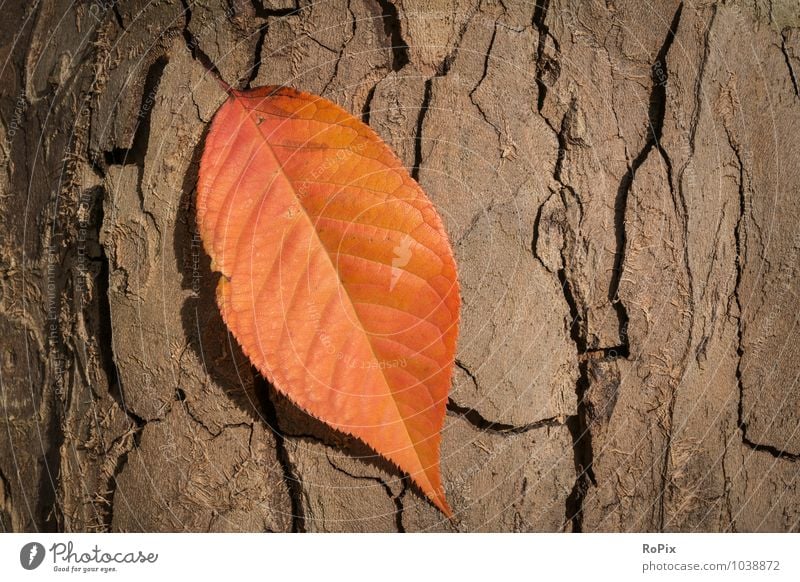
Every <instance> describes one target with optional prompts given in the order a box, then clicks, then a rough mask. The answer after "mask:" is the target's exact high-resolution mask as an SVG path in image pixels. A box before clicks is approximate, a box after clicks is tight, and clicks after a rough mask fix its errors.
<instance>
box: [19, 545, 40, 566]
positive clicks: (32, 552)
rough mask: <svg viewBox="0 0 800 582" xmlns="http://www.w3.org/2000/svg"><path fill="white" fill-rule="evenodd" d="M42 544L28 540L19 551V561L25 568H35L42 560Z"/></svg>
mask: <svg viewBox="0 0 800 582" xmlns="http://www.w3.org/2000/svg"><path fill="white" fill-rule="evenodd" d="M44 553H45V552H44V546H43V545H42V544H40V543H39V542H30V543H27V544H25V545H24V546H22V549H21V550H20V551H19V563H20V564H22V567H23V568H25V569H26V570H35V569H36V568H38V567H39V566H41V565H42V562H43V561H44Z"/></svg>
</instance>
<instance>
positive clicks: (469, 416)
mask: <svg viewBox="0 0 800 582" xmlns="http://www.w3.org/2000/svg"><path fill="white" fill-rule="evenodd" d="M447 411H448V412H451V413H453V414H454V415H456V416H458V417H459V418H461V419H463V420H465V421H467V422H468V423H469V424H471V425H472V426H474V427H475V428H477V429H478V430H481V431H484V432H493V433H496V434H501V435H506V434H511V435H514V434H521V433H525V432H528V431H531V430H536V429H538V428H545V427H551V426H564V425H565V424H566V420H565V419H564V418H560V417H557V416H553V417H550V418H543V419H542V420H537V421H535V422H531V423H528V424H523V425H514V424H505V423H502V422H495V421H492V420H488V419H487V418H485V417H484V416H483V415H481V413H480V412H478V411H477V410H475V409H474V408H468V407H466V406H459V405H458V404H456V403H455V401H454V400H453V399H452V398H450V399H449V400H448V401H447Z"/></svg>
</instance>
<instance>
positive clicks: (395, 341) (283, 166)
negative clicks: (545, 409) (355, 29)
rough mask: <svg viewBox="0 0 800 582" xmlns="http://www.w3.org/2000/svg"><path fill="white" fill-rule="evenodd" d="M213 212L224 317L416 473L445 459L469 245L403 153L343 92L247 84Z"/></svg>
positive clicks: (337, 421)
mask: <svg viewBox="0 0 800 582" xmlns="http://www.w3.org/2000/svg"><path fill="white" fill-rule="evenodd" d="M197 218H198V226H199V230H200V234H201V237H202V239H203V243H204V245H205V247H206V249H207V251H208V252H209V254H210V255H211V258H212V261H213V263H212V264H213V268H214V269H215V270H218V271H220V272H221V273H222V277H221V279H220V286H219V288H218V302H219V305H220V309H221V311H222V314H223V317H224V319H225V321H226V323H227V325H228V327H229V329H230V330H231V332H232V333H233V335H234V336H235V337H236V339H237V340H238V341H239V343H240V344H241V346H242V349H243V350H244V352H245V353H246V354H247V356H248V357H249V358H250V359H251V361H252V362H253V363H254V364H255V366H256V367H257V368H258V369H259V370H260V371H261V372H262V373H263V374H264V375H265V376H266V377H267V378H268V379H269V380H270V381H271V382H272V383H273V384H274V386H275V387H276V389H278V390H279V391H280V392H282V393H283V394H285V395H286V396H287V397H288V398H289V399H290V400H292V401H293V402H295V403H296V404H297V405H298V406H299V407H300V408H302V409H304V410H306V411H307V412H309V413H310V414H311V415H313V416H315V417H317V418H319V419H320V420H322V421H324V422H326V423H327V424H329V425H330V426H332V427H334V428H336V429H338V430H341V431H344V432H346V433H349V434H352V435H355V436H357V437H359V438H360V439H361V440H363V441H364V442H366V443H367V444H368V445H370V446H371V447H373V448H374V449H375V450H376V451H377V452H378V453H380V454H381V455H383V456H384V457H386V458H387V459H389V460H390V461H392V462H394V463H395V464H396V465H397V466H398V467H399V468H400V469H401V470H403V471H405V472H407V473H408V474H409V475H410V476H411V477H412V479H413V480H414V481H415V483H416V484H417V485H418V486H419V487H420V489H421V490H422V491H423V492H424V493H425V494H426V495H427V496H428V497H429V498H430V499H431V500H432V501H433V503H434V504H436V506H437V507H439V508H440V509H441V510H442V511H443V512H444V513H445V514H447V515H449V514H450V509H449V507H448V505H447V501H446V500H445V496H444V493H443V489H442V485H441V478H440V472H439V441H440V431H441V428H442V423H443V419H444V414H445V406H446V402H447V394H448V390H449V386H450V380H451V375H452V368H453V360H454V354H455V343H456V336H457V331H458V317H459V293H458V283H457V279H456V267H455V261H454V259H453V253H452V250H451V248H450V244H449V242H448V239H447V235H446V233H445V230H444V228H443V226H442V223H441V220H440V218H439V216H438V214H437V213H436V210H435V209H434V207H433V205H432V204H431V202H430V201H429V200H428V198H427V197H426V196H425V194H424V193H423V192H422V190H421V189H420V187H419V185H418V184H417V183H416V182H415V181H414V180H413V179H412V178H411V176H410V175H409V174H408V172H407V171H406V170H405V168H403V166H402V164H401V163H400V161H399V160H398V159H397V157H396V156H395V155H394V154H393V153H392V152H391V150H390V149H389V148H388V147H387V146H386V145H385V144H384V143H383V142H382V141H381V140H380V138H379V137H378V136H377V135H376V134H375V133H374V132H373V131H372V130H371V129H370V128H369V127H368V126H367V125H365V124H363V123H362V122H361V121H359V120H357V119H355V118H354V117H353V116H351V115H350V114H348V113H347V112H346V111H344V110H343V109H341V108H340V107H338V106H336V105H335V104H333V103H331V102H329V101H327V100H325V99H322V98H320V97H316V96H313V95H309V94H305V93H299V92H297V91H294V90H292V89H288V88H274V87H264V88H260V89H255V90H252V91H245V92H237V91H232V92H231V95H230V97H229V98H228V100H227V101H226V102H225V103H224V104H223V105H222V107H221V108H220V110H219V111H218V112H217V114H216V116H215V118H214V121H213V123H212V127H211V130H210V132H209V135H208V138H207V140H206V145H205V150H204V152H203V158H202V161H201V167H200V179H199V184H198V193H197Z"/></svg>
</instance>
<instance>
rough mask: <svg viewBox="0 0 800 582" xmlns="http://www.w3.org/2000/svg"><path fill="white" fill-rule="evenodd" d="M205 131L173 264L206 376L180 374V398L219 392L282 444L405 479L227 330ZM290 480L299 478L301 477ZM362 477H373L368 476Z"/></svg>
mask: <svg viewBox="0 0 800 582" xmlns="http://www.w3.org/2000/svg"><path fill="white" fill-rule="evenodd" d="M207 135H208V127H207V128H206V129H205V130H204V132H203V134H202V135H201V138H200V140H199V141H198V143H197V145H196V146H195V148H194V151H193V152H192V157H191V162H190V164H189V168H188V170H187V171H186V173H185V175H184V178H183V182H182V188H181V199H180V203H179V206H178V214H177V217H176V221H175V233H174V237H173V245H174V252H175V257H176V261H177V262H178V265H177V268H178V270H179V271H180V272H181V273H182V280H181V288H182V289H186V290H190V291H191V292H192V294H191V296H190V297H189V298H188V299H186V300H185V301H184V304H183V306H182V307H181V322H182V325H183V330H184V334H185V343H186V346H187V349H189V350H191V351H192V352H193V354H194V356H195V357H196V358H197V359H198V360H199V361H200V362H201V363H202V367H203V368H204V370H205V372H206V376H207V377H206V378H191V377H187V375H186V374H183V377H184V378H186V380H187V382H184V383H183V384H182V388H181V389H182V390H183V393H184V395H183V397H184V398H186V399H187V400H190V401H191V400H195V401H196V400H197V399H199V398H202V396H203V392H204V391H208V390H222V391H223V392H224V394H225V397H226V398H228V399H229V400H230V401H231V402H233V403H234V404H235V405H236V406H237V407H238V408H240V409H241V410H242V411H244V412H245V413H246V414H247V415H248V416H249V417H250V418H252V419H253V420H254V421H257V422H261V423H263V424H264V425H265V426H266V427H267V428H268V429H269V430H270V431H271V432H272V433H273V434H274V435H275V437H276V440H277V441H278V445H279V446H284V445H283V443H284V439H285V438H286V437H289V438H291V439H297V442H298V444H300V443H301V442H302V441H303V440H310V441H316V442H320V443H322V444H324V445H326V446H328V447H332V448H335V449H336V450H337V452H340V453H342V454H343V455H345V456H347V457H350V458H352V459H356V460H357V461H360V462H361V463H363V464H365V465H367V466H368V467H372V468H374V469H377V470H379V471H383V472H384V473H386V474H388V475H391V476H392V482H397V483H400V482H402V481H404V480H406V477H405V474H404V473H402V472H401V471H400V470H399V469H398V468H397V467H395V465H394V464H392V463H391V462H389V461H387V460H386V459H385V458H384V457H382V456H381V455H379V454H377V453H376V452H375V451H374V450H373V449H371V448H370V447H369V446H367V445H366V444H364V443H363V442H362V441H361V440H359V439H358V438H356V437H353V436H351V435H347V434H345V433H342V432H340V431H338V430H336V429H333V428H331V427H330V426H328V425H327V424H325V423H324V422H322V421H320V420H318V419H316V418H314V417H313V416H311V415H309V414H307V413H306V412H304V411H303V410H301V409H300V408H298V407H297V406H295V405H294V404H293V403H291V401H290V400H289V399H288V398H287V397H286V396H284V395H282V394H280V393H279V392H278V391H277V390H276V389H275V388H274V386H272V384H271V383H270V382H269V381H268V380H267V379H266V378H264V377H263V376H261V375H260V374H258V372H257V371H256V370H255V369H254V368H253V367H252V365H251V364H250V362H249V360H248V358H247V356H245V355H244V353H243V352H242V349H241V347H240V346H239V344H238V343H237V341H236V339H235V338H234V337H233V336H232V334H231V333H230V332H229V331H228V329H227V327H226V325H225V322H224V321H223V319H222V315H221V314H220V311H219V308H218V306H217V302H216V287H217V284H218V282H219V277H220V274H219V273H215V272H212V270H211V259H210V257H209V256H208V254H207V253H206V251H205V249H204V248H203V246H202V242H201V240H200V236H199V233H198V232H197V227H196V207H195V194H196V188H197V177H198V168H199V164H200V157H201V156H202V152H203V147H204V145H205V141H206V137H207ZM279 452H280V451H279ZM315 460H316V461H317V462H325V463H327V462H328V461H327V459H326V457H324V456H322V457H319V456H317V457H315ZM294 478H295V479H297V480H298V481H300V482H302V475H296V476H294ZM356 478H359V477H358V476H357V477H356ZM364 478H368V479H374V477H372V476H370V475H365V476H364ZM395 480H396V481H395ZM420 495H422V494H421V493H420ZM422 497H424V495H422Z"/></svg>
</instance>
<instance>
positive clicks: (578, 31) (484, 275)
mask: <svg viewBox="0 0 800 582" xmlns="http://www.w3.org/2000/svg"><path fill="white" fill-rule="evenodd" d="M4 10H5V11H6V16H5V17H4V22H3V24H2V25H0V32H1V33H2V43H0V56H2V61H3V63H4V65H3V69H2V81H3V87H4V89H3V96H2V100H0V118H1V119H2V123H0V152H2V164H0V196H1V197H2V207H0V235H1V236H2V238H1V239H0V241H1V242H0V260H1V261H2V262H0V267H1V268H2V273H0V275H1V277H0V282H2V288H1V289H2V292H1V293H0V334H2V338H3V340H2V346H3V352H2V360H1V361H0V366H1V367H0V370H1V372H2V373H1V375H0V380H1V381H2V382H1V387H2V412H3V414H2V415H0V425H1V426H0V530H12V531H42V530H59V531H62V530H63V531H173V530H189V531H223V530H224V531H265V530H266V531H431V530H435V531H454V530H457V531H632V530H633V531H698V530H701V531H729V530H731V531H763V530H770V531H788V530H798V529H800V525H799V522H800V482H798V480H797V475H798V465H797V461H798V458H800V430H798V428H799V427H800V386H798V375H799V374H800V364H798V362H800V348H798V342H797V341H795V334H796V324H797V322H798V313H800V294H799V293H798V292H799V291H800V279H798V270H799V266H800V257H798V253H800V234H798V233H800V231H798V227H797V225H798V221H800V198H798V194H800V172H798V169H797V168H798V167H800V150H798V148H797V147H796V143H795V142H796V139H797V136H798V135H800V92H799V91H798V75H800V28H799V27H800V11H799V10H798V8H797V6H796V4H795V3H794V2H793V1H792V0H786V1H778V0H773V1H771V2H767V1H766V0H751V1H749V2H746V1H745V2H727V3H725V4H724V5H723V4H722V3H714V2H707V1H702V2H701V1H696V2H695V1H689V0H686V1H684V2H679V1H677V0H664V1H662V2H656V3H654V4H653V5H652V6H650V7H649V8H645V7H644V6H643V5H642V4H641V3H639V2H636V1H634V0H615V1H614V2H595V1H592V2H578V1H577V0H576V1H568V0H566V1H565V0H562V1H559V0H552V1H548V0H540V2H539V4H538V5H534V3H531V2H523V1H517V0H510V1H509V0H506V1H505V2H501V1H497V2H493V1H491V0H488V1H483V2H478V1H476V0H440V1H439V0H429V1H428V2H419V1H410V0H330V1H327V2H315V3H311V2H307V1H306V0H301V1H300V2H299V4H298V5H295V4H294V3H293V2H289V1H288V0H253V1H252V2H251V0H231V1H226V0H197V1H192V0H189V1H188V2H187V1H186V0H184V2H183V3H182V2H180V1H179V0H162V1H160V2H149V1H146V0H129V1H128V0H123V1H119V2H116V3H115V2H103V1H101V0H85V1H84V2H72V0H69V1H68V0H54V1H52V2H50V1H48V2H33V3H30V2H17V6H16V8H10V7H6V6H4ZM217 75H219V76H221V78H223V79H225V80H226V81H227V82H229V83H230V84H231V85H233V86H235V87H238V88H245V87H255V86H259V85H267V84H286V85H292V86H294V87H297V88H300V89H303V90H305V91H310V92H314V93H317V94H320V95H323V96H325V97H327V98H328V99H331V100H333V101H335V102H337V103H339V104H340V105H342V106H343V107H345V108H346V109H348V110H349V111H351V112H352V113H354V114H355V115H360V116H361V117H362V118H363V119H364V121H366V122H368V123H369V124H370V125H371V126H372V127H374V128H375V130H376V131H377V132H378V133H379V134H380V135H381V136H382V137H383V139H384V140H386V142H387V143H389V144H390V145H391V146H392V147H393V148H394V150H395V151H396V152H397V153H398V154H399V156H400V157H401V159H402V160H403V161H404V163H405V164H406V165H407V166H408V167H409V168H411V169H412V173H413V175H414V176H415V177H416V178H417V179H418V181H419V182H420V183H421V184H422V186H423V188H424V189H425V190H426V192H427V193H428V195H429V196H430V197H431V198H432V200H433V201H434V203H435V204H436V206H437V208H438V209H439V211H440V212H441V214H442V216H443V218H444V220H445V223H446V226H447V228H448V231H449V234H450V237H451V241H452V242H453V246H454V249H455V252H456V258H457V260H458V263H459V277H460V280H461V285H462V293H463V301H464V308H463V312H462V333H461V336H460V339H459V348H458V359H457V370H456V372H457V373H456V375H455V378H454V384H453V388H452V397H451V402H450V404H449V406H448V415H447V418H446V423H445V428H444V433H443V450H442V464H443V476H444V482H445V486H446V489H447V495H448V498H449V500H450V503H451V505H452V506H453V508H454V510H455V511H456V513H457V518H456V519H455V520H454V521H453V522H449V521H447V520H445V519H444V518H443V516H442V515H441V514H440V513H438V512H437V511H436V510H435V509H434V508H433V507H432V506H431V505H430V504H429V503H428V502H427V501H426V500H425V499H424V498H423V497H422V496H421V495H420V494H419V492H418V491H417V490H416V489H415V488H414V487H413V486H410V485H409V483H408V480H407V479H405V478H404V477H403V475H401V474H399V473H398V472H397V471H396V470H394V469H393V468H392V467H391V466H389V465H387V464H386V463H384V462H382V461H381V460H380V459H378V458H375V456H374V455H372V454H371V453H370V451H368V450H366V449H365V447H364V446H362V445H360V444H359V443H358V442H355V441H354V440H353V439H350V438H347V437H344V436H342V435H340V434H338V433H335V432H334V431H332V430H330V429H328V428H326V427H325V426H324V425H322V424H321V423H319V422H316V421H314V420H313V419H311V418H309V417H308V416H306V415H305V414H303V413H302V412H300V411H299V410H297V409H296V408H295V407H293V406H292V405H291V404H290V403H289V402H287V401H286V400H284V399H282V398H280V397H278V396H277V395H276V393H275V392H274V390H273V389H272V388H271V387H269V386H268V385H267V383H266V382H265V381H264V380H263V379H261V378H260V377H258V375H257V374H254V373H253V371H252V369H251V367H250V364H249V362H247V360H246V358H245V357H244V356H243V355H242V353H241V351H240V349H239V348H238V346H237V345H236V342H235V340H233V338H232V337H231V336H230V335H229V334H228V333H227V331H226V328H225V326H224V324H223V323H222V320H221V318H220V315H219V311H218V309H217V307H216V303H215V298H214V288H215V285H216V276H215V275H212V273H211V270H210V267H209V259H208V257H207V256H206V254H205V252H204V251H203V249H202V246H201V243H200V241H199V238H198V236H197V233H196V231H195V226H194V208H193V204H194V189H195V183H196V179H197V165H198V160H199V155H200V152H201V151H202V147H203V143H204V137H205V133H206V131H207V128H208V124H209V122H210V120H211V118H212V116H213V114H214V112H215V110H216V109H217V107H218V106H219V105H220V104H221V103H222V101H223V100H224V98H225V93H224V92H223V90H222V89H221V88H220V85H219V84H218V83H217V82H216V79H215V76H217Z"/></svg>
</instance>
